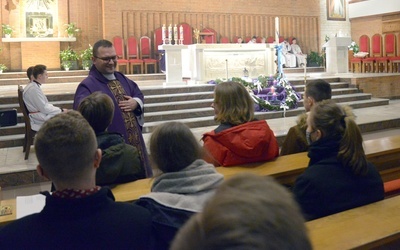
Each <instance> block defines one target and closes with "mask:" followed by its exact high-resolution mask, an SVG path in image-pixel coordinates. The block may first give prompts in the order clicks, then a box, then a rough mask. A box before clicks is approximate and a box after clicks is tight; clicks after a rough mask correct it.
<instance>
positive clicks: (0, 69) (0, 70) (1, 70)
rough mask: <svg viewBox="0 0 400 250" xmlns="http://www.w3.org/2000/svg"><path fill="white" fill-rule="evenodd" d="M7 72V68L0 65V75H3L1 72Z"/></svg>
mask: <svg viewBox="0 0 400 250" xmlns="http://www.w3.org/2000/svg"><path fill="white" fill-rule="evenodd" d="M5 70H7V66H6V65H5V64H2V63H0V74H1V73H3V71H5Z"/></svg>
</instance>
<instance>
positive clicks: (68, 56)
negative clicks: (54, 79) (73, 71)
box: [60, 47, 78, 61]
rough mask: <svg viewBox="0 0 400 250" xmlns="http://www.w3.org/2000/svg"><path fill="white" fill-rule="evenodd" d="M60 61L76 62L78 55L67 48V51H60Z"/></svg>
mask: <svg viewBox="0 0 400 250" xmlns="http://www.w3.org/2000/svg"><path fill="white" fill-rule="evenodd" d="M60 59H61V61H76V60H78V55H77V54H76V52H75V51H74V50H73V49H71V48H70V47H68V48H67V49H65V50H62V51H60Z"/></svg>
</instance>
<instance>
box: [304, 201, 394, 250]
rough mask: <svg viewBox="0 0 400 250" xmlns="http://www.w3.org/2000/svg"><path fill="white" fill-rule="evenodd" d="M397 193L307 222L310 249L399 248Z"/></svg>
mask: <svg viewBox="0 0 400 250" xmlns="http://www.w3.org/2000/svg"><path fill="white" fill-rule="evenodd" d="M399 209H400V196H395V197H392V198H387V199H385V200H382V201H378V202H375V203H371V204H368V205H365V206H362V207H357V208H353V209H350V210H346V211H344V212H341V213H337V214H333V215H330V216H326V217H323V218H319V219H316V220H313V221H309V222H307V223H306V226H307V229H308V233H309V236H310V239H311V243H312V246H313V249H315V250H318V249H324V250H330V249H376V248H379V249H389V248H390V249H399V247H400V213H399Z"/></svg>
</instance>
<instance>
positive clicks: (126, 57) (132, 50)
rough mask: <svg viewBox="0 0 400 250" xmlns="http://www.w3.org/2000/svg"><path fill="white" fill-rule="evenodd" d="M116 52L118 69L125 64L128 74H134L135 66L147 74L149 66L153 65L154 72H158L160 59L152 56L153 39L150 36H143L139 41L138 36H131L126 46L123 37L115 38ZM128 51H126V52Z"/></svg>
mask: <svg viewBox="0 0 400 250" xmlns="http://www.w3.org/2000/svg"><path fill="white" fill-rule="evenodd" d="M113 44H114V48H115V52H116V53H117V56H118V61H117V70H119V66H125V69H126V73H127V74H133V73H134V69H135V67H138V68H139V72H140V73H141V74H143V68H144V73H145V74H147V72H148V67H149V66H152V67H153V69H154V73H157V64H158V60H157V59H154V58H152V56H153V53H152V47H151V39H150V38H149V37H148V36H142V37H140V39H139V43H138V41H137V39H136V37H133V36H130V37H128V39H127V42H126V46H125V41H124V39H123V38H122V37H120V36H116V37H114V38H113ZM125 52H126V53H125Z"/></svg>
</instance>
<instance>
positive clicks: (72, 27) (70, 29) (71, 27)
mask: <svg viewBox="0 0 400 250" xmlns="http://www.w3.org/2000/svg"><path fill="white" fill-rule="evenodd" d="M64 25H65V26H66V28H65V32H67V34H68V36H70V37H72V36H75V34H76V33H78V32H79V31H80V29H79V28H78V27H76V24H75V23H68V24H64Z"/></svg>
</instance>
